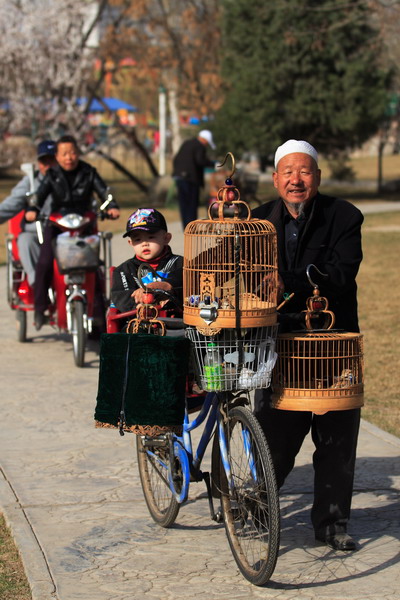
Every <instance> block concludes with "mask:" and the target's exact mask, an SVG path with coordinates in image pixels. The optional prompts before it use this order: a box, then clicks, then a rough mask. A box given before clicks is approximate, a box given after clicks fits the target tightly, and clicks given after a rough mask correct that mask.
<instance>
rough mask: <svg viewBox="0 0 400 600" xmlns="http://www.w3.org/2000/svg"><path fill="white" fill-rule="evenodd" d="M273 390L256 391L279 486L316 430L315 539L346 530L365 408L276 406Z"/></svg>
mask: <svg viewBox="0 0 400 600" xmlns="http://www.w3.org/2000/svg"><path fill="white" fill-rule="evenodd" d="M270 394H271V391H270V389H268V390H256V393H255V411H254V413H255V415H256V417H257V418H258V420H259V422H260V424H261V427H262V428H263V430H264V433H265V436H266V438H267V441H268V444H269V447H270V450H271V454H272V459H273V463H274V467H275V472H276V477H277V483H278V487H279V488H280V487H281V486H282V485H283V482H284V481H285V479H286V477H287V476H288V474H289V473H290V471H291V470H292V468H293V466H294V463H295V457H296V455H297V454H298V452H299V450H300V448H301V445H302V443H303V441H304V438H305V436H306V435H307V434H308V432H309V431H310V429H311V436H312V440H313V442H314V445H315V452H314V454H313V466H314V501H313V506H312V509H311V521H312V524H313V527H314V531H315V536H316V537H318V538H323V539H325V538H326V536H328V535H331V534H334V533H341V532H345V531H346V528H347V522H348V520H349V518H350V507H351V498H352V494H353V481H354V467H355V460H356V448H357V439H358V431H359V426H360V409H353V410H341V411H330V412H327V413H325V414H324V415H315V414H313V413H311V412H301V411H288V410H277V409H274V408H271V407H270Z"/></svg>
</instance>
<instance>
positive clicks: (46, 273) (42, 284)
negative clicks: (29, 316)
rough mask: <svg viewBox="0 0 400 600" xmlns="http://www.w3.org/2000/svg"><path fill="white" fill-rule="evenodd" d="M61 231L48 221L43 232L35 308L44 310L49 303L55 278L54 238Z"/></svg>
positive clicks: (37, 270) (37, 272) (36, 279)
mask: <svg viewBox="0 0 400 600" xmlns="http://www.w3.org/2000/svg"><path fill="white" fill-rule="evenodd" d="M59 233H61V232H60V231H59V230H58V229H56V227H53V226H52V225H51V224H50V223H47V225H46V228H45V230H44V232H43V244H42V245H41V246H40V254H39V259H38V262H37V265H36V275H35V290H34V291H35V310H37V311H40V312H44V311H45V310H46V309H47V308H48V305H49V299H48V293H47V292H48V289H49V287H50V286H51V282H52V278H53V258H54V251H53V239H54V238H55V237H57V235H58V234H59Z"/></svg>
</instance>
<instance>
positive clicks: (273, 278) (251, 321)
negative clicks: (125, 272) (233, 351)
mask: <svg viewBox="0 0 400 600" xmlns="http://www.w3.org/2000/svg"><path fill="white" fill-rule="evenodd" d="M229 154H230V153H229ZM231 157H232V160H233V162H234V159H233V156H232V155H231ZM221 166H222V165H221ZM233 172H234V169H233ZM232 174H233V173H232ZM184 240H185V246H184V266H183V296H184V317H183V318H184V322H185V323H186V324H187V325H191V326H194V327H196V328H197V329H198V330H201V331H202V333H204V334H205V335H207V334H209V335H213V334H214V333H215V332H218V331H220V330H221V329H227V328H228V329H229V328H236V329H238V327H239V326H240V327H242V328H248V327H265V326H269V325H274V324H275V323H276V321H277V312H276V305H277V284H278V266H277V265H278V259H277V240H276V231H275V228H274V226H273V225H272V224H271V223H269V222H268V221H265V220H259V219H252V218H251V215H250V208H249V206H248V205H247V204H246V203H245V202H242V201H241V200H240V193H239V191H238V189H237V188H236V187H235V186H234V185H233V182H232V179H231V177H228V178H227V179H226V182H225V186H223V187H222V188H221V189H220V190H219V191H218V194H217V200H216V202H215V203H214V204H212V205H211V206H210V207H209V209H208V219H203V220H196V221H192V222H191V223H189V224H188V225H187V226H186V228H185V232H184ZM239 324H240V325H239Z"/></svg>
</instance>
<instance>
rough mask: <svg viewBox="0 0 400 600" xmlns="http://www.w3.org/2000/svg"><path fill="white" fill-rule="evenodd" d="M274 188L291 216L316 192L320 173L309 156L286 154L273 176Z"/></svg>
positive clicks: (299, 153)
mask: <svg viewBox="0 0 400 600" xmlns="http://www.w3.org/2000/svg"><path fill="white" fill-rule="evenodd" d="M273 182H274V186H275V187H276V189H277V190H278V192H279V195H280V197H281V198H282V200H283V201H284V203H285V204H286V206H287V209H288V211H289V212H290V214H293V216H297V215H298V208H299V207H300V205H303V206H304V205H306V204H307V203H308V202H309V201H310V200H312V198H314V196H315V195H316V193H317V192H318V187H319V184H320V183H321V171H320V169H318V167H317V163H316V162H315V160H314V159H313V158H312V157H311V156H310V155H309V154H303V153H301V152H294V153H293V154H287V155H286V156H284V157H283V158H281V160H280V161H279V163H278V166H277V169H276V172H275V173H274V174H273Z"/></svg>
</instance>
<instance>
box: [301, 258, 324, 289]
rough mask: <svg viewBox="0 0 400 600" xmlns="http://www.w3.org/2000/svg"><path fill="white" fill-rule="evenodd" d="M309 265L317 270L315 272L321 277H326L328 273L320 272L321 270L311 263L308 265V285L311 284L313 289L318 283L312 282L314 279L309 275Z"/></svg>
mask: <svg viewBox="0 0 400 600" xmlns="http://www.w3.org/2000/svg"><path fill="white" fill-rule="evenodd" d="M311 267H314V269H315V270H316V271H317V273H318V274H319V275H321V277H323V278H324V279H327V277H328V275H327V274H326V273H321V271H320V270H319V269H318V268H317V267H316V266H315V265H313V264H311V265H308V267H307V268H306V275H307V279H308V281H309V282H310V285H312V286H313V288H314V289H317V288H318V284H317V283H314V281H313V280H312V279H311V275H310V270H311Z"/></svg>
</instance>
